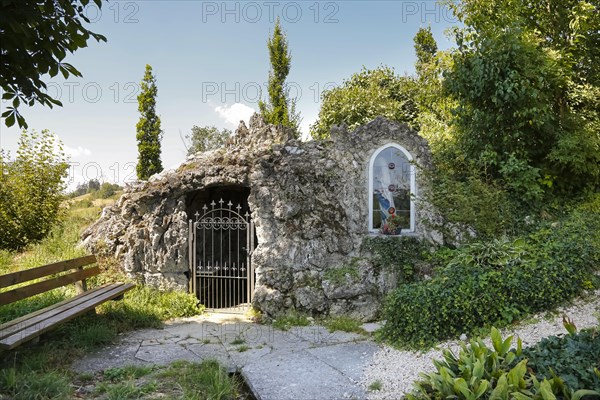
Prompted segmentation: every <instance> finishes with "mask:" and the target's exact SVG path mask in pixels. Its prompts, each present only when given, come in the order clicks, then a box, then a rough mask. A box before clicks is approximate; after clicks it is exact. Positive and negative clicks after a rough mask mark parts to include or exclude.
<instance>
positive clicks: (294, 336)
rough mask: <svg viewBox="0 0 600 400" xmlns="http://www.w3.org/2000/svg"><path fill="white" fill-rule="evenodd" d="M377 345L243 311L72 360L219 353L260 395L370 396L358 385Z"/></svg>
mask: <svg viewBox="0 0 600 400" xmlns="http://www.w3.org/2000/svg"><path fill="white" fill-rule="evenodd" d="M378 348H379V347H378V346H377V345H376V344H375V343H373V342H372V341H371V340H370V339H369V338H368V337H367V336H363V335H359V334H354V333H345V332H329V331H328V330H327V329H326V328H324V327H322V326H316V325H315V326H307V327H295V328H292V329H290V330H288V331H281V330H279V329H275V328H274V327H272V326H269V325H257V324H254V323H252V322H249V321H248V320H246V319H245V318H243V316H239V315H231V314H228V315H225V316H222V317H216V316H214V315H213V316H211V317H210V318H204V317H201V318H199V317H195V318H188V319H185V320H179V321H175V322H171V323H169V324H167V325H166V326H165V327H164V329H144V330H141V331H138V332H133V333H130V334H127V335H124V336H123V337H121V338H120V343H119V344H118V345H114V346H109V347H107V348H105V349H103V350H102V351H101V352H98V353H95V354H91V355H88V356H86V357H85V358H83V359H81V360H78V361H77V362H76V363H74V364H73V369H74V370H76V371H90V372H95V371H100V370H105V369H107V368H111V367H122V366H125V365H143V364H159V365H167V364H170V363H171V362H173V361H175V360H186V361H191V362H200V361H202V360H206V359H216V360H217V361H219V362H220V363H221V364H223V365H224V366H225V367H226V368H227V369H229V370H230V371H236V370H239V371H241V372H242V374H243V375H244V376H245V377H246V378H247V382H248V385H249V386H250V387H251V389H252V390H253V391H254V392H255V395H256V396H257V398H258V399H260V400H269V399H273V400H287V399H290V400H292V399H293V400H304V399H306V400H308V399H310V400H313V399H323V400H328V399H335V400H338V399H364V398H366V393H365V391H364V389H363V388H362V386H361V385H360V384H359V382H360V381H361V378H362V374H363V371H364V370H365V368H366V367H368V365H369V361H370V360H371V358H372V356H373V354H374V353H375V352H376V351H377V350H378Z"/></svg>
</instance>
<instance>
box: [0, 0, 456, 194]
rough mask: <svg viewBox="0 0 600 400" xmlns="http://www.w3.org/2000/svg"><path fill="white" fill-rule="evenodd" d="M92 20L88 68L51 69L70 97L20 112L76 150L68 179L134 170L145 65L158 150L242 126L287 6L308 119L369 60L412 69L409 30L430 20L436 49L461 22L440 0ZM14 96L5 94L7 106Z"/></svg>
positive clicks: (232, 6) (294, 71) (76, 60)
mask: <svg viewBox="0 0 600 400" xmlns="http://www.w3.org/2000/svg"><path fill="white" fill-rule="evenodd" d="M86 13H87V15H88V17H89V18H90V19H91V20H92V24H91V27H90V29H91V30H92V31H94V32H97V33H101V34H103V35H104V36H106V37H107V40H108V41H107V43H95V42H90V45H89V47H88V48H85V49H82V50H79V51H78V52H77V53H75V54H74V55H72V56H70V57H69V58H68V60H67V61H68V62H71V63H72V64H73V65H74V66H76V67H77V68H78V69H79V71H81V72H82V73H83V78H69V79H68V80H64V79H60V78H58V77H55V78H48V79H47V80H46V82H47V83H48V84H49V90H48V91H49V93H50V94H51V95H54V96H56V97H58V98H59V99H60V100H61V101H62V102H63V105H64V106H63V107H55V108H54V109H48V108H44V107H38V106H35V107H33V108H23V109H22V110H21V111H22V113H23V114H24V115H25V117H26V118H27V121H28V124H29V127H30V129H36V130H38V131H40V130H42V129H49V130H50V131H52V132H54V133H56V134H57V135H58V136H59V138H60V139H61V140H62V142H63V143H64V145H65V148H66V150H67V153H68V154H69V155H70V158H71V163H72V168H71V171H70V176H69V180H70V188H73V187H74V186H75V185H76V184H77V183H81V182H84V181H86V180H88V179H92V178H96V179H100V180H101V181H111V182H115V181H116V182H119V183H123V182H126V181H130V180H132V179H134V178H135V163H136V159H137V147H136V141H135V125H136V123H137V121H138V119H139V113H138V111H137V99H136V96H137V94H138V92H139V82H140V80H141V78H142V76H143V73H144V68H145V65H146V64H150V65H151V66H152V68H153V70H154V73H155V75H156V76H157V82H158V99H157V111H158V114H159V115H160V117H161V120H162V128H163V130H164V138H163V142H162V160H163V165H164V166H165V168H173V167H175V166H177V165H178V164H180V163H181V162H182V161H184V160H185V154H186V147H185V143H184V141H183V140H182V139H181V137H182V136H185V135H186V134H188V133H189V132H190V130H191V128H192V126H194V125H199V126H204V125H214V126H217V127H219V128H229V129H232V130H234V129H235V128H236V127H237V125H238V121H239V120H240V119H246V121H247V118H248V117H249V115H250V114H251V112H252V109H254V110H258V105H257V102H258V100H259V98H260V97H259V96H260V93H259V90H261V89H262V90H263V93H264V94H266V81H267V77H268V71H269V60H268V52H267V47H266V42H267V38H268V36H269V33H270V32H272V29H273V25H274V19H275V18H276V17H279V18H280V20H281V22H282V25H283V28H284V30H285V31H286V34H287V38H288V43H289V46H290V49H291V52H292V68H291V72H290V75H289V76H288V83H289V84H290V87H291V92H292V94H293V95H295V96H296V97H297V98H298V104H297V108H298V111H300V113H301V116H302V118H303V121H302V124H301V128H302V130H303V133H305V134H307V133H308V126H309V125H310V124H312V123H313V122H314V121H315V120H316V118H317V115H318V112H319V106H320V95H321V93H322V91H323V90H324V89H326V88H327V87H331V86H332V85H339V84H341V83H342V82H343V80H344V79H347V78H348V77H350V75H352V73H354V72H357V71H359V70H360V69H361V68H362V67H363V66H365V67H367V68H374V67H377V66H379V65H387V66H390V67H393V68H394V69H395V70H396V72H397V73H400V74H403V73H412V72H413V71H414V67H413V64H414V60H415V56H414V50H413V42H412V38H413V36H414V35H415V33H416V32H417V30H418V29H419V27H421V26H423V27H426V26H431V28H432V31H433V34H434V36H435V38H436V40H437V41H438V45H439V46H440V48H448V47H450V46H451V45H452V43H450V41H449V40H448V39H447V38H446V36H445V35H444V31H445V30H446V29H447V28H448V27H450V26H452V25H455V24H456V23H457V22H456V20H455V18H454V17H453V15H452V14H451V12H450V11H449V10H448V9H446V8H445V7H443V6H440V5H438V4H436V3H435V2H433V1H368V0H358V1H315V0H309V1H194V0H192V1H161V0H158V1H154V0H143V1H127V0H123V1H111V2H110V3H104V5H103V7H102V9H101V10H99V9H98V8H97V7H96V6H95V5H93V4H92V5H90V6H88V9H87V10H86ZM6 105H7V103H6V102H3V103H2V110H4V108H5V107H6ZM19 133H20V131H19V129H18V128H15V127H12V128H6V126H5V125H4V124H2V125H1V126H0V145H1V146H2V148H3V149H8V150H11V151H14V150H15V149H16V142H17V139H18V136H19Z"/></svg>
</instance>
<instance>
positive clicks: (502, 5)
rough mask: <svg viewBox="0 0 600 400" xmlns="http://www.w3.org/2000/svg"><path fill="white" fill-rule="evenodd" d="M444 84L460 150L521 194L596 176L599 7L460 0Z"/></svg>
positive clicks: (576, 0) (573, 2)
mask: <svg viewBox="0 0 600 400" xmlns="http://www.w3.org/2000/svg"><path fill="white" fill-rule="evenodd" d="M451 6H452V7H454V9H455V12H456V13H457V15H458V16H459V17H460V18H461V19H462V21H463V22H464V24H465V28H464V29H457V30H456V31H455V37H456V40H457V44H458V49H457V51H456V52H455V53H454V54H453V67H452V68H451V69H450V70H449V71H448V72H447V74H446V79H445V88H446V89H447V92H448V93H449V94H450V95H451V96H452V97H453V98H454V99H455V100H456V108H455V109H454V115H455V118H454V119H453V121H452V122H453V124H454V126H455V128H456V139H457V144H458V145H459V147H460V149H461V151H462V152H463V153H464V154H465V156H466V157H467V158H468V159H469V161H471V162H473V163H474V164H475V166H476V167H477V168H478V169H479V170H480V171H485V173H486V174H490V175H491V176H492V177H493V178H495V179H500V180H503V181H504V182H505V184H506V185H507V187H509V188H510V189H512V190H513V191H514V192H515V193H517V194H519V195H520V196H521V197H522V198H523V199H524V200H532V199H540V198H541V196H542V195H543V193H544V192H545V191H546V192H547V191H550V190H552V191H556V190H558V191H561V192H563V193H573V192H578V191H580V190H582V189H585V188H593V187H595V186H597V185H598V184H599V183H600V134H599V132H600V115H599V110H600V81H599V74H598V71H599V68H600V65H599V62H600V59H599V49H600V42H599V38H600V36H599V35H600V8H599V5H598V2H597V1H596V2H595V3H592V2H588V1H583V0H568V1H562V0H548V1H545V2H529V1H516V0H501V1H491V0H464V1H462V2H461V3H460V4H455V5H451Z"/></svg>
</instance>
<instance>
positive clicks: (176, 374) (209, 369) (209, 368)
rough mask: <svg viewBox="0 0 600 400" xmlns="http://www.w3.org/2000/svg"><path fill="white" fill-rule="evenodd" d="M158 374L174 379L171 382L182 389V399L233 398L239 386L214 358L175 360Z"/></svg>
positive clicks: (217, 399) (219, 399)
mask: <svg viewBox="0 0 600 400" xmlns="http://www.w3.org/2000/svg"><path fill="white" fill-rule="evenodd" d="M160 376H161V377H163V378H170V379H172V380H174V382H173V384H174V385H175V386H177V387H179V388H181V390H182V391H183V396H181V397H182V398H184V399H194V400H196V399H197V400H201V399H215V400H224V399H230V398H235V396H236V393H237V392H238V386H239V382H237V381H236V380H235V379H233V378H231V377H230V376H229V374H228V373H227V371H226V370H225V369H224V368H223V367H222V366H221V365H220V364H219V363H218V362H217V361H216V360H204V361H202V363H200V364H197V363H190V362H187V361H176V362H173V363H172V364H171V365H170V366H169V367H168V368H167V369H166V370H165V371H163V372H162V373H161V374H160Z"/></svg>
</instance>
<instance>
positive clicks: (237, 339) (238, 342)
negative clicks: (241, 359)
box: [231, 336, 246, 345]
mask: <svg viewBox="0 0 600 400" xmlns="http://www.w3.org/2000/svg"><path fill="white" fill-rule="evenodd" d="M244 343H246V341H245V340H244V339H242V338H241V337H239V336H236V338H235V339H234V340H233V341H232V342H231V344H233V345H237V344H244Z"/></svg>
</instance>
